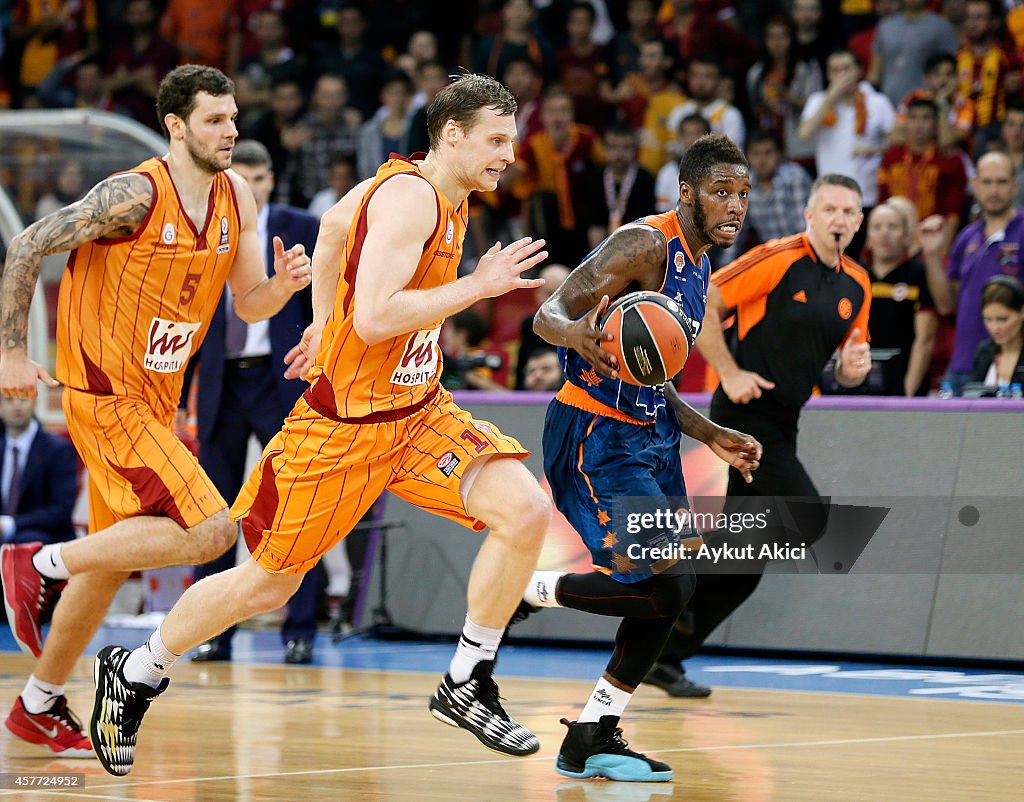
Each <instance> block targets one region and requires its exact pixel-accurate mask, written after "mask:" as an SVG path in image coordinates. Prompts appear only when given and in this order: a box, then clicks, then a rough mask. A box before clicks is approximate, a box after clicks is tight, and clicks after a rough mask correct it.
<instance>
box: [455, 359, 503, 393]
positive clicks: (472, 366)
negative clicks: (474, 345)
mask: <svg viewBox="0 0 1024 802" xmlns="http://www.w3.org/2000/svg"><path fill="white" fill-rule="evenodd" d="M502 364H503V361H502V358H501V355H500V354H460V355H459V356H452V355H450V354H444V373H442V374H441V384H442V385H443V386H444V387H445V388H446V389H448V390H465V389H466V388H467V387H468V386H469V384H468V381H467V379H466V376H467V374H469V373H470V372H471V371H474V370H476V369H478V368H487V369H489V370H501V366H502Z"/></svg>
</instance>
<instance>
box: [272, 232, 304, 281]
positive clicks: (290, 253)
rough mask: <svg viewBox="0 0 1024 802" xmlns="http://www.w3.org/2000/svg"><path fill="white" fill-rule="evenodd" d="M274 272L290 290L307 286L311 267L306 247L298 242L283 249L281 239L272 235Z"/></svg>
mask: <svg viewBox="0 0 1024 802" xmlns="http://www.w3.org/2000/svg"><path fill="white" fill-rule="evenodd" d="M274 272H275V273H276V274H277V276H278V277H279V278H280V279H281V280H282V281H284V282H285V284H286V285H287V286H288V288H289V289H290V290H291V291H292V292H298V291H299V290H301V289H303V288H304V287H307V286H309V282H311V281H312V280H313V267H312V264H311V263H310V261H309V255H308V254H307V253H306V247H305V246H304V245H303V244H302V243H301V242H300V243H297V244H295V245H292V247H290V248H289V249H288V250H285V248H284V242H283V241H282V239H281V238H280V237H274Z"/></svg>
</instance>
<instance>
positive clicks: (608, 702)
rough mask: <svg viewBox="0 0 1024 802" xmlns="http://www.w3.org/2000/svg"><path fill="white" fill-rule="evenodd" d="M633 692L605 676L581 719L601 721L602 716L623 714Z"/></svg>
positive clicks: (599, 681)
mask: <svg viewBox="0 0 1024 802" xmlns="http://www.w3.org/2000/svg"><path fill="white" fill-rule="evenodd" d="M632 698H633V694H632V693H630V692H629V691H624V690H622V689H621V688H616V687H615V686H614V685H612V684H611V683H610V682H609V681H608V680H606V679H605V678H604V677H601V679H599V680H598V681H597V685H595V686H594V692H593V693H592V694H590V698H589V699H588V700H587V706H586V707H584V708H583V712H582V713H580V717H579V721H580V722H583V721H600V720H601V716H621V715H622V712H623V711H624V710H625V709H626V705H628V704H629V700H630V699H632Z"/></svg>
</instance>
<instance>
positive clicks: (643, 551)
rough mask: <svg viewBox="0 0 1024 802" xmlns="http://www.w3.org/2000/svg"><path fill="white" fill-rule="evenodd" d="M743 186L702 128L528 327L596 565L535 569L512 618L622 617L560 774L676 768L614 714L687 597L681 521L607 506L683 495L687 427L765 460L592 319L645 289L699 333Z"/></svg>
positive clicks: (729, 456)
mask: <svg viewBox="0 0 1024 802" xmlns="http://www.w3.org/2000/svg"><path fill="white" fill-rule="evenodd" d="M749 192H750V175H749V169H748V167H747V160H746V159H745V158H744V156H743V153H742V152H740V150H739V148H737V147H736V145H734V144H733V143H732V142H731V141H730V140H729V139H727V138H726V137H724V136H721V135H719V134H710V135H708V136H703V137H701V138H700V139H698V140H697V141H696V142H695V143H694V144H693V145H691V146H690V147H689V148H687V150H686V153H685V154H684V155H683V158H682V160H681V161H680V163H679V200H678V202H677V203H676V208H675V209H673V210H672V211H670V212H665V213H664V214H656V215H650V216H648V217H642V218H640V219H639V220H636V221H634V222H633V223H630V224H628V225H625V226H623V227H621V228H619V229H618V230H616V231H615V232H613V233H612V234H611V236H609V237H608V238H607V239H606V240H605V241H604V242H603V243H602V244H601V245H600V246H598V248H597V249H596V250H595V251H594V252H593V253H591V254H590V255H589V256H588V257H587V258H586V259H584V261H583V263H582V264H580V266H579V267H577V268H576V269H575V270H574V271H573V272H572V273H570V274H569V276H568V278H566V280H565V283H563V284H562V286H561V287H560V288H559V289H558V290H557V291H556V292H555V293H554V294H553V295H552V296H551V298H549V299H548V300H547V301H545V302H544V304H543V305H542V306H541V308H540V311H539V312H538V313H537V316H536V318H535V319H534V330H535V331H536V332H537V334H539V335H540V336H541V337H543V338H544V339H545V340H547V341H548V342H550V343H551V344H553V345H557V346H558V347H559V358H560V360H561V362H562V369H563V371H564V372H565V375H566V378H567V381H566V383H565V385H564V386H563V387H562V389H561V390H560V391H559V392H558V394H557V395H556V396H555V398H554V400H553V401H552V402H551V405H550V406H549V407H548V412H547V417H546V419H545V421H544V472H545V474H546V475H547V478H548V481H549V482H550V484H551V493H552V496H553V497H554V500H555V505H556V506H557V507H558V509H559V511H561V512H562V513H563V514H564V515H565V516H566V518H567V519H568V521H569V523H571V524H572V525H573V527H574V528H575V529H576V531H577V532H578V533H579V534H580V537H581V538H582V539H583V542H584V543H585V544H586V546H587V548H588V549H589V550H590V552H591V555H592V558H593V563H594V570H593V571H591V572H587V573H579V574H567V573H560V572H555V571H538V572H536V573H535V574H534V575H533V577H532V579H531V581H530V583H529V585H528V586H527V589H526V594H525V596H524V602H523V604H522V605H521V607H520V608H519V610H518V611H517V614H516V616H515V618H514V621H515V620H522V618H524V617H525V616H526V615H528V614H529V613H530V612H532V611H533V610H534V609H536V608H538V607H571V608H573V609H576V610H583V611H585V612H590V613H596V614H598V615H607V616H615V617H617V618H622V621H621V623H620V624H619V628H618V631H617V633H616V636H615V650H614V652H613V654H612V657H611V659H610V660H609V661H608V665H607V668H606V669H605V672H604V674H603V675H602V676H601V678H600V679H599V680H598V682H597V685H596V686H595V688H594V691H593V693H592V694H591V696H590V699H589V700H588V701H587V703H586V705H585V706H584V708H583V711H582V712H581V713H580V715H579V719H578V720H577V721H568V720H566V719H562V723H563V724H565V725H566V726H567V727H568V732H567V734H566V736H565V739H564V740H563V742H562V747H561V749H560V750H559V754H558V759H557V761H556V763H555V770H556V771H557V772H558V773H559V774H562V775H565V776H567V777H576V778H587V777H604V778H607V779H610V780H621V781H633V782H664V781H667V780H671V779H672V769H671V768H670V767H669V766H668V765H666V764H665V763H662V762H661V761H658V760H653V759H651V758H648V757H647V756H646V755H643V754H640V753H638V752H634V751H633V750H631V749H630V748H629V747H628V745H627V744H626V742H625V741H624V740H623V738H622V730H621V729H619V717H620V716H621V715H622V713H623V711H624V710H625V708H626V705H627V704H628V703H629V700H630V698H631V697H632V695H633V692H634V691H635V690H636V688H637V686H638V685H640V683H641V681H642V680H643V679H644V677H645V676H646V674H647V672H648V671H649V670H650V668H651V666H652V665H653V664H654V661H655V660H656V659H657V657H658V653H659V652H660V651H661V647H662V645H663V644H664V643H665V640H666V638H667V637H668V635H669V632H670V631H671V629H672V626H673V624H674V623H675V621H676V618H677V617H678V616H679V614H680V613H681V612H682V611H683V609H684V608H685V606H686V603H687V601H688V600H689V598H690V595H691V594H692V593H693V589H694V585H695V577H694V573H693V570H692V569H691V568H690V567H689V563H686V562H683V561H681V560H680V561H676V560H674V559H672V558H671V557H669V558H666V559H664V560H662V559H660V556H659V554H658V553H652V551H653V550H654V549H657V550H659V551H660V554H664V553H666V551H668V552H669V553H670V554H679V555H681V554H682V553H683V552H682V547H683V546H684V545H685V542H684V541H685V538H684V537H683V535H684V534H685V533H681V532H680V531H678V530H676V529H673V528H672V527H658V528H650V529H648V530H647V531H641V532H639V533H631V532H630V531H629V528H628V527H626V526H624V524H625V521H621V520H615V521H613V520H612V512H613V504H614V503H615V501H616V500H617V499H620V498H622V497H627V496H634V497H645V498H647V499H649V501H648V502H646V503H647V505H648V506H647V509H649V510H650V511H651V512H654V511H655V510H658V511H661V510H672V509H674V508H675V505H676V504H678V503H682V504H685V503H686V502H685V497H686V487H685V485H684V483H683V473H682V466H681V463H680V457H679V442H680V435H681V434H683V433H685V434H688V435H689V436H690V437H693V438H695V439H697V440H700V441H701V442H703V443H706V444H707V445H708V447H709V448H711V450H712V451H713V452H714V453H715V454H717V455H718V456H719V457H720V458H721V459H723V460H724V461H725V462H727V463H728V464H730V465H732V466H733V467H735V468H736V469H737V470H739V471H741V472H742V473H743V474H744V476H746V477H747V479H748V481H749V479H750V476H751V471H753V470H755V469H756V468H757V467H758V461H759V460H760V458H761V446H760V445H759V444H758V443H757V441H756V440H754V438H752V437H750V436H749V435H746V434H741V433H740V432H737V431H735V430H733V429H726V428H723V427H721V426H718V425H716V424H714V423H712V422H711V421H710V420H708V419H707V418H705V417H704V416H703V415H701V414H699V413H698V412H696V411H695V410H694V409H692V408H691V407H690V406H689V405H687V404H686V403H684V402H683V401H682V400H681V399H680V398H679V396H678V395H677V394H676V392H675V389H674V388H673V387H672V384H671V383H670V382H666V383H665V384H663V385H661V386H656V387H637V386H634V385H630V384H626V383H624V382H622V381H621V380H619V378H618V372H617V371H618V368H619V365H618V363H617V361H616V359H615V357H613V356H612V355H611V354H610V353H609V352H608V351H606V350H604V349H602V348H601V347H600V344H599V343H600V342H601V341H602V340H610V339H611V338H612V335H611V333H602V332H601V331H600V329H599V327H598V320H599V318H600V316H601V315H602V313H603V312H604V310H605V309H606V308H607V306H608V300H609V298H617V297H618V296H620V295H623V294H625V293H628V292H633V291H635V290H648V291H651V292H660V293H662V294H664V295H666V296H668V297H669V298H671V299H673V300H674V301H675V302H676V304H678V306H679V308H680V310H681V313H682V314H683V315H684V316H685V317H686V319H687V321H688V322H689V324H690V328H691V330H692V331H693V332H694V334H696V333H697V332H698V331H699V329H700V326H701V323H702V321H703V319H704V310H705V307H706V305H707V292H708V276H709V273H710V265H709V262H708V257H707V251H708V249H709V248H710V247H711V246H712V245H717V246H718V247H720V248H727V247H729V246H730V245H732V243H733V242H734V241H735V240H736V237H737V236H738V235H739V233H740V229H741V228H742V226H743V219H744V217H745V216H746V212H747V197H748V194H749ZM670 499H674V500H675V501H670ZM666 547H669V548H666ZM672 547H674V548H675V551H674V552H673V551H672Z"/></svg>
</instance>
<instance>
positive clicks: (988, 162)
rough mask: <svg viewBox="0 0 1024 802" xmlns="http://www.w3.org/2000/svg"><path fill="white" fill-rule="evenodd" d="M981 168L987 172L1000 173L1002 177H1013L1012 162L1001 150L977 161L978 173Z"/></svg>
mask: <svg viewBox="0 0 1024 802" xmlns="http://www.w3.org/2000/svg"><path fill="white" fill-rule="evenodd" d="M983 168H984V169H986V170H987V171H989V172H993V171H995V172H1002V173H1003V174H1004V175H1008V176H1011V177H1012V176H1013V161H1012V160H1011V159H1010V156H1009V154H1008V153H1006V152H1005V151H1002V150H993V151H991V152H989V153H986V154H985V155H984V156H982V157H981V158H980V159H978V172H981V170H982V169H983Z"/></svg>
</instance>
